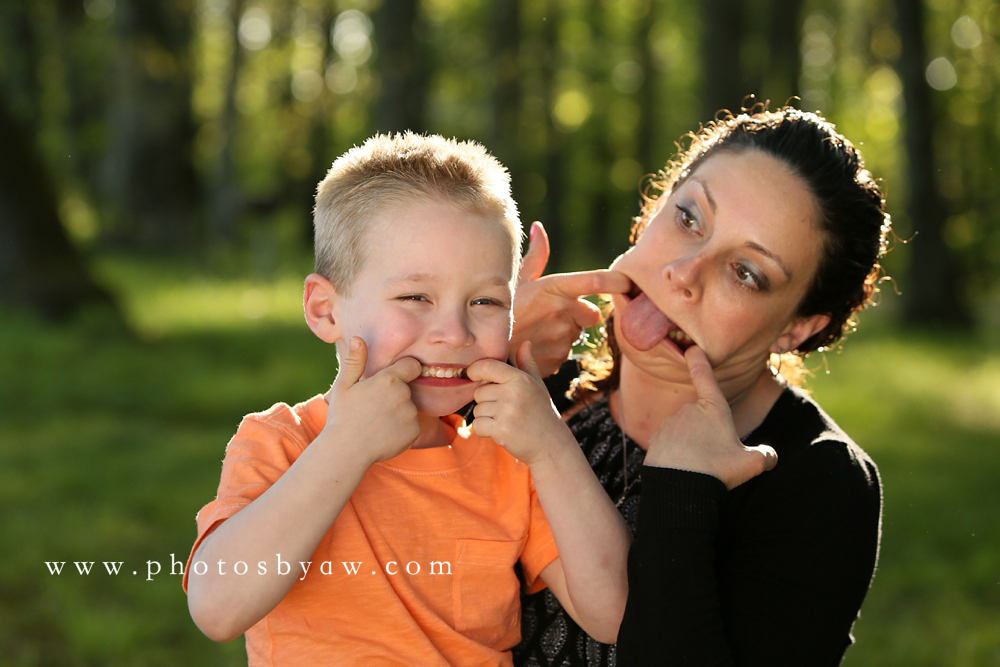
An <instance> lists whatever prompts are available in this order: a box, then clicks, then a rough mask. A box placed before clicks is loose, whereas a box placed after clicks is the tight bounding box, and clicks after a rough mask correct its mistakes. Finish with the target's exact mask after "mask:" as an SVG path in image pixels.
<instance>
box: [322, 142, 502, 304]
mask: <svg viewBox="0 0 1000 667" xmlns="http://www.w3.org/2000/svg"><path fill="white" fill-rule="evenodd" d="M421 199H422V200H425V201H438V200H444V201H446V202H448V203H450V204H452V205H454V206H455V207H457V208H458V209H460V210H462V211H465V212H469V213H478V214H481V215H486V216H489V217H493V218H495V219H496V220H497V222H498V224H499V225H500V226H501V227H502V228H503V229H504V230H505V231H507V232H508V234H509V235H510V238H511V246H512V256H511V262H512V267H513V272H512V275H516V274H517V262H518V258H519V257H520V256H521V235H522V232H521V221H520V218H519V217H518V214H517V204H516V203H515V202H514V199H513V198H512V197H511V194H510V175H509V174H508V173H507V169H506V168H505V167H504V166H503V165H502V164H500V162H499V160H497V159H496V158H495V157H493V156H492V155H490V154H489V153H488V152H487V151H486V149H485V148H484V147H483V146H482V145H480V144H478V143H476V142H473V141H461V142H459V141H456V140H454V139H445V138H444V137H442V136H440V135H430V136H424V135H419V134H414V133H413V132H406V133H404V134H395V135H385V134H378V135H375V136H374V137H371V138H370V139H368V140H367V141H366V142H365V143H364V144H362V145H361V146H355V147H354V148H352V149H351V150H349V151H348V152H347V153H345V154H344V155H342V156H340V157H339V158H337V160H336V161H335V162H334V163H333V166H332V167H330V171H328V172H327V174H326V177H325V178H324V179H323V180H322V181H320V184H319V186H318V187H317V188H316V207H315V209H314V210H313V229H314V233H315V248H316V273H318V274H320V275H322V276H324V277H325V278H327V279H328V280H329V281H330V282H331V283H333V286H334V287H335V288H336V289H337V291H338V292H340V293H341V294H345V295H346V294H347V293H348V291H349V290H350V288H351V285H352V284H353V282H354V280H355V278H356V277H357V275H358V273H359V272H360V271H361V268H362V267H363V266H364V262H365V259H366V257H367V248H368V244H369V243H370V241H369V237H370V236H371V235H369V234H367V231H368V230H369V228H370V227H371V223H372V220H373V219H374V218H375V216H376V215H377V214H378V213H380V212H381V211H382V210H384V209H386V208H388V207H391V206H401V205H407V204H411V203H413V202H414V200H421ZM388 233H391V231H389V232H388Z"/></svg>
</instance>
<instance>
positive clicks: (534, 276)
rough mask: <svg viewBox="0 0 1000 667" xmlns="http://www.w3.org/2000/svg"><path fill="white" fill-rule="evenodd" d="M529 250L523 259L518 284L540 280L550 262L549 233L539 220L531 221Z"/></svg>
mask: <svg viewBox="0 0 1000 667" xmlns="http://www.w3.org/2000/svg"><path fill="white" fill-rule="evenodd" d="M529 238H530V240H529V241H528V252H526V253H524V257H523V258H522V259H521V270H520V272H519V273H518V274H517V284H518V285H520V284H522V283H527V282H531V281H532V280H538V278H539V277H540V276H541V275H542V273H543V272H544V271H545V265H546V264H548V263H549V235H548V234H546V233H545V227H543V226H542V223H540V222H538V221H537V220H536V221H535V222H533V223H531V232H530V234H529Z"/></svg>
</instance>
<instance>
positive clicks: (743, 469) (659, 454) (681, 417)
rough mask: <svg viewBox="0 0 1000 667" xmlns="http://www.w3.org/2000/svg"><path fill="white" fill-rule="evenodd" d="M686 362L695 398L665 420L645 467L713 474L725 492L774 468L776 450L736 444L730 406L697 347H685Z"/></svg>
mask: <svg viewBox="0 0 1000 667" xmlns="http://www.w3.org/2000/svg"><path fill="white" fill-rule="evenodd" d="M684 358H685V360H686V361H687V364H688V369H689V370H690V371H691V383H692V384H693V385H694V389H695V392H697V394H698V400H697V401H695V402H693V403H688V404H687V405H685V406H684V407H682V408H681V409H680V410H678V411H677V414H675V415H674V416H672V417H669V418H667V419H665V420H664V421H663V423H662V424H661V425H660V428H659V429H658V430H657V431H656V433H654V434H653V437H652V438H651V439H650V442H649V452H648V453H647V454H646V465H649V466H656V467H659V468H676V469H679V470H691V471H693V472H700V473H705V474H706V475H712V476H713V477H715V478H717V479H719V480H721V481H722V483H723V484H725V485H726V488H727V489H733V488H735V487H737V486H739V485H740V484H742V483H743V482H746V481H747V480H749V479H752V478H753V477H756V476H757V475H759V474H760V473H762V472H764V471H765V470H770V469H771V468H773V467H774V466H775V464H776V463H777V462H778V455H777V454H776V453H775V451H774V449H772V448H771V447H769V446H768V445H759V446H757V447H747V446H745V445H744V444H743V443H742V442H740V438H739V436H738V435H737V433H736V427H735V426H733V415H732V412H730V410H729V403H728V402H726V397H725V396H724V395H723V394H722V390H721V389H719V385H718V384H717V383H716V382H715V375H714V374H713V373H712V366H711V365H710V364H709V362H708V358H707V357H706V356H705V353H704V352H703V351H702V350H701V348H699V347H696V346H693V347H690V348H688V350H687V351H686V352H685V353H684Z"/></svg>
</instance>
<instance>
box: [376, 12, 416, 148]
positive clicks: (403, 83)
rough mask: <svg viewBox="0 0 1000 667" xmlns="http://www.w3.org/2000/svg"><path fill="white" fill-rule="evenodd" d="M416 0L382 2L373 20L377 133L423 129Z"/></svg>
mask: <svg viewBox="0 0 1000 667" xmlns="http://www.w3.org/2000/svg"><path fill="white" fill-rule="evenodd" d="M419 10H420V6H419V2H418V1H417V0H393V2H383V3H382V6H381V7H380V8H379V9H378V10H377V11H376V12H375V15H374V16H373V17H372V18H373V23H374V28H375V43H376V44H377V45H378V63H377V66H378V71H379V76H380V78H381V94H380V95H379V100H378V103H377V107H376V109H375V124H376V127H375V130H376V131H378V132H402V131H403V130H413V131H414V132H423V131H424V129H425V127H426V120H425V108H426V106H427V77H428V73H429V70H430V68H429V67H428V64H427V58H426V56H425V49H424V46H423V44H422V43H421V42H420V40H419V39H417V29H418V28H419V21H420V13H419Z"/></svg>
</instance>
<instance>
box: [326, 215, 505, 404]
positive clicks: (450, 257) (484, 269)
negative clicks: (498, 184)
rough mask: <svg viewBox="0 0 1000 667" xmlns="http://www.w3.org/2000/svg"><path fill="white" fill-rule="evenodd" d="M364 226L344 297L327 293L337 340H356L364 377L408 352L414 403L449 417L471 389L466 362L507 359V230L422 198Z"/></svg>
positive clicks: (470, 396) (493, 223) (342, 342)
mask: <svg viewBox="0 0 1000 667" xmlns="http://www.w3.org/2000/svg"><path fill="white" fill-rule="evenodd" d="M367 233H368V235H369V237H368V239H367V241H368V258H367V261H366V262H365V265H364V266H363V267H362V269H361V271H360V273H359V274H358V276H357V278H356V279H355V281H354V283H353V285H352V286H351V288H350V290H349V295H348V296H346V297H345V296H337V297H336V299H335V303H334V313H333V317H334V321H335V322H336V324H337V328H338V330H339V333H340V337H339V341H338V345H342V344H346V342H347V341H349V340H350V339H351V336H360V337H361V338H363V339H364V341H365V343H366V344H367V346H368V361H367V364H366V366H365V373H364V376H363V377H369V376H371V375H373V374H375V373H377V372H378V371H380V370H382V369H383V368H385V367H387V366H390V365H391V364H393V363H394V362H396V361H397V360H399V359H402V358H404V357H413V358H415V359H416V360H417V361H419V362H420V363H421V365H422V367H423V375H422V376H421V377H419V378H417V379H416V380H414V381H413V382H412V383H410V391H411V393H412V397H413V402H414V404H415V405H416V407H417V410H418V411H419V412H421V413H423V414H427V415H434V416H442V415H447V414H451V413H453V412H455V411H456V410H458V409H459V408H461V407H462V406H463V405H465V404H466V403H468V402H469V401H471V400H472V393H473V391H474V390H475V388H476V387H477V386H478V383H474V382H472V381H470V380H468V379H466V378H465V372H464V371H465V369H466V368H467V367H468V366H469V365H470V364H471V363H472V362H474V361H476V360H478V359H485V358H490V359H499V360H505V359H506V358H507V355H508V348H509V343H510V334H511V324H512V318H511V303H512V300H513V293H512V271H513V262H512V252H513V249H512V244H511V240H510V237H509V236H508V234H507V233H506V232H505V231H504V230H503V229H502V228H501V226H500V223H499V222H497V221H496V220H494V219H492V218H490V217H487V216H484V215H479V214H473V213H465V212H463V211H461V210H459V209H457V208H455V206H454V205H452V204H450V203H447V202H441V203H438V202H429V201H420V200H417V201H415V202H414V203H412V204H407V205H403V206H401V207H400V206H396V207H391V208H389V209H388V210H385V211H382V212H381V213H380V214H379V215H377V216H376V217H375V219H374V220H373V221H372V222H371V226H370V228H369V230H368V232H367ZM339 350H340V352H341V355H342V356H341V358H344V357H343V354H344V353H345V352H346V350H345V348H343V347H341V348H339Z"/></svg>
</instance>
